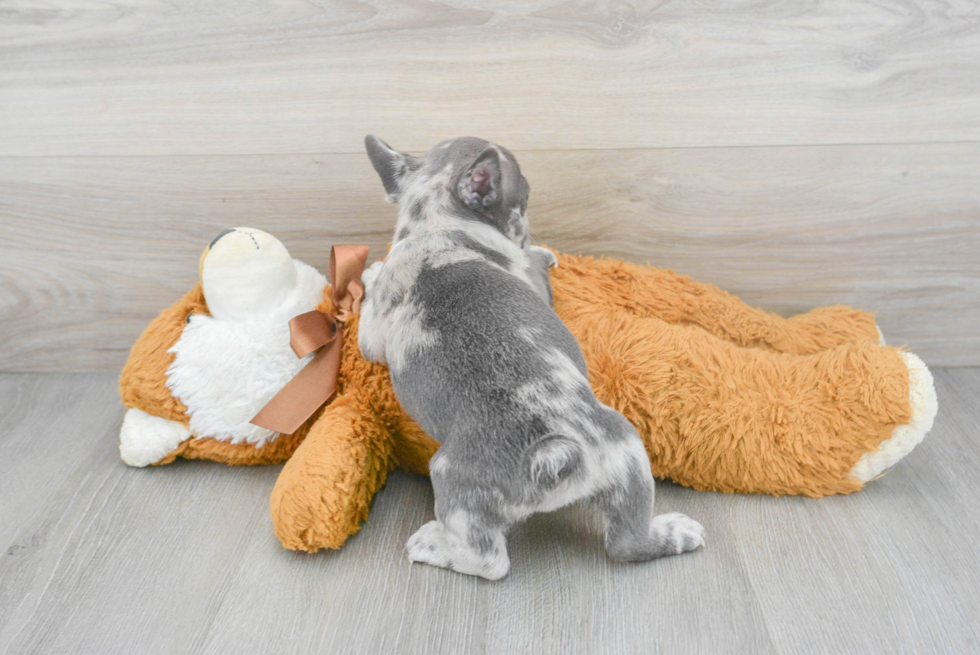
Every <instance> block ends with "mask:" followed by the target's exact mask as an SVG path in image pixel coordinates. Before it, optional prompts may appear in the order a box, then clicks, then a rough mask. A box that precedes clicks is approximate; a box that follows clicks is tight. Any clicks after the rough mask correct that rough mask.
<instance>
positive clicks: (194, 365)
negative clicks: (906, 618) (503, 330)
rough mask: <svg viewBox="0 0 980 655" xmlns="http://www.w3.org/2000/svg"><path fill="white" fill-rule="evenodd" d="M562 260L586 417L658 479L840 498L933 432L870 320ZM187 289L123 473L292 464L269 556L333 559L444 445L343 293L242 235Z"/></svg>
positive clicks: (614, 263)
mask: <svg viewBox="0 0 980 655" xmlns="http://www.w3.org/2000/svg"><path fill="white" fill-rule="evenodd" d="M362 252H363V253H364V256H365V257H366V252H367V249H366V248H364V249H363V251H362ZM555 254H556V261H557V265H556V266H555V267H553V268H552V269H551V278H552V279H551V283H552V293H553V301H554V307H555V310H556V312H557V313H558V315H559V316H560V317H561V318H562V320H563V321H564V322H565V323H566V325H567V326H568V327H569V329H570V330H571V332H572V333H573V334H574V335H575V337H576V338H577V339H578V341H579V343H580V345H581V347H582V350H583V353H584V355H585V359H586V363H587V365H588V370H589V379H590V382H591V384H592V386H593V388H594V390H595V393H596V395H597V396H598V398H599V399H600V400H601V401H602V402H603V403H605V404H607V405H609V406H610V407H613V408H614V409H616V410H617V411H619V412H621V413H622V414H624V415H625V416H626V417H627V418H628V419H629V420H630V421H631V422H632V423H633V424H634V425H635V426H636V427H637V429H638V431H639V433H640V435H641V436H642V438H643V440H644V444H645V446H646V449H647V452H648V454H649V456H650V463H651V470H652V472H653V474H654V476H655V477H657V478H668V479H671V480H673V481H675V482H677V483H679V484H682V485H686V486H689V487H693V488H694V489H698V490H711V491H720V492H728V493H736V492H737V493H768V494H774V495H783V494H802V495H807V496H811V497H821V496H824V495H828V494H836V493H850V492H853V491H856V490H858V489H861V488H862V487H863V485H864V484H866V483H867V482H869V481H871V480H873V479H875V478H876V477H878V476H880V475H882V474H883V473H884V472H885V471H887V470H888V469H889V468H890V467H892V466H893V465H894V464H895V463H897V462H898V461H899V460H900V459H902V458H903V457H904V456H906V455H907V454H908V453H909V452H910V451H911V450H912V449H913V448H914V447H915V446H916V445H917V444H918V443H919V442H920V441H921V440H922V439H923V438H924V437H925V435H926V433H927V432H928V431H929V430H930V429H931V427H932V423H933V419H934V418H935V415H936V412H937V411H938V403H937V399H936V394H935V390H934V387H933V381H932V376H931V374H930V372H929V370H928V368H927V367H926V366H925V364H924V363H923V362H922V360H920V359H919V358H918V357H916V356H915V355H914V354H912V353H911V352H908V351H906V350H900V349H896V348H892V347H890V346H887V345H885V344H884V341H883V339H882V337H881V333H880V331H879V330H878V328H877V326H876V324H875V320H874V317H873V316H872V315H871V314H868V313H866V312H862V311H858V310H854V309H851V308H849V307H843V306H834V307H823V308H818V309H814V310H812V311H810V312H808V313H805V314H801V315H797V316H793V317H791V318H783V317H780V316H777V315H774V314H770V313H767V312H765V311H762V310H759V309H756V308H753V307H750V306H748V305H746V304H744V303H742V302H741V301H740V300H738V299H737V298H736V297H734V296H732V295H730V294H728V293H725V292H724V291H722V290H720V289H718V288H716V287H714V286H712V285H709V284H703V283H700V282H697V281H695V280H693V279H691V278H689V277H685V276H683V275H678V274H676V273H674V272H673V271H669V270H663V269H659V268H653V267H650V266H641V265H637V264H633V263H629V262H625V261H618V260H613V259H605V258H594V257H589V256H581V255H579V256H575V255H569V254H560V253H555ZM360 265H361V268H363V262H361V264H360ZM198 272H199V282H198V284H197V285H195V286H194V288H193V289H191V290H190V291H189V292H188V293H187V294H186V295H185V296H184V297H183V298H181V299H180V300H178V301H177V302H176V303H174V304H173V305H172V306H170V307H169V308H167V309H165V310H164V311H163V312H162V313H161V314H160V315H159V316H157V318H156V319H154V320H153V321H152V322H151V323H150V325H149V326H148V327H147V328H146V330H145V331H144V332H143V334H142V335H141V336H140V337H139V339H138V340H137V341H136V343H135V344H134V345H133V347H132V350H131V352H130V355H129V359H128V361H127V362H126V365H125V367H124V368H123V371H122V374H121V376H120V386H119V388H120V395H121V398H122V401H123V404H124V405H125V407H126V408H127V409H126V413H125V416H124V419H123V423H122V427H121V430H120V436H119V441H120V445H119V448H120V455H121V457H122V459H123V461H124V462H125V463H127V464H129V465H132V466H148V465H162V464H168V463H170V462H173V461H174V460H175V459H176V458H178V457H180V458H186V459H206V460H214V461H219V462H225V463H227V464H233V465H239V464H275V463H280V462H285V465H284V467H283V469H282V471H281V473H280V475H279V477H278V479H277V481H276V484H275V487H274V489H273V492H272V497H271V503H270V505H271V512H272V522H273V527H274V529H275V532H276V534H277V536H278V537H279V539H280V541H281V542H282V544H283V545H284V546H285V547H286V548H290V549H294V550H304V551H309V552H313V551H316V550H319V549H322V548H339V547H340V546H341V545H342V544H343V543H344V541H345V540H346V539H347V538H348V537H349V536H350V535H352V534H354V533H355V532H356V531H357V530H358V529H359V527H360V525H361V524H362V522H363V521H364V520H366V519H367V516H368V510H369V507H370V503H371V499H372V498H373V496H374V494H375V493H377V491H378V490H379V489H380V488H381V487H382V486H383V485H384V482H385V479H386V476H387V475H388V473H390V472H391V471H393V470H396V469H400V470H404V471H409V472H412V473H417V474H421V475H426V474H427V473H428V461H429V459H430V457H431V456H432V455H433V454H434V453H435V451H436V450H437V449H438V447H439V444H438V443H436V442H435V441H434V440H433V439H431V438H430V437H429V436H428V435H426V434H425V433H424V432H423V431H422V430H421V428H420V427H419V426H418V425H417V424H416V423H415V422H414V421H413V420H412V419H411V417H409V416H408V415H407V414H406V413H405V412H404V410H403V409H402V408H401V406H400V405H399V403H398V401H397V399H396V398H395V395H394V392H393V390H392V387H391V381H390V378H389V376H388V372H387V369H386V368H385V367H384V366H382V365H378V364H374V363H370V362H368V361H366V360H365V359H364V358H363V357H361V355H360V352H359V350H358V346H357V322H358V317H357V314H356V303H355V305H354V308H353V309H354V311H350V309H351V305H350V303H349V302H347V303H346V305H345V304H344V302H342V300H341V297H340V296H344V298H346V299H347V300H349V297H348V296H349V294H347V292H346V286H347V283H346V281H345V282H344V287H345V289H344V293H343V294H338V293H337V292H338V290H340V286H338V285H333V286H332V285H331V284H329V283H328V282H327V279H326V278H325V277H324V276H323V275H322V274H321V273H320V272H319V271H317V270H316V269H314V268H313V267H311V266H308V265H307V264H305V263H303V262H301V261H299V260H296V259H293V258H292V257H291V256H290V255H289V252H288V251H287V249H286V248H285V246H284V245H283V244H282V243H281V242H280V241H279V240H278V239H276V238H275V237H273V236H272V235H269V234H267V233H265V232H262V231H261V230H256V229H252V228H235V229H232V230H226V231H224V232H222V233H221V234H219V235H218V236H217V237H216V238H215V239H214V241H212V242H211V243H210V244H209V245H208V247H206V248H205V250H204V252H203V254H202V256H201V259H200V262H199V269H198ZM344 294H347V295H344ZM342 305H343V306H342ZM314 311H315V312H318V313H320V314H322V315H323V316H325V317H328V318H329V317H336V316H338V315H342V316H343V323H342V325H341V328H342V337H343V338H342V340H339V341H338V342H337V348H336V349H335V356H336V358H337V361H336V362H335V364H336V366H335V371H334V375H335V379H334V380H332V381H331V386H330V389H331V390H332V393H331V394H330V396H329V399H328V400H326V402H324V403H323V404H322V405H319V404H314V406H313V407H312V414H310V415H309V417H308V418H305V420H301V419H302V418H303V417H300V419H298V421H299V422H297V423H296V424H297V425H299V427H298V428H296V429H295V430H293V431H292V432H291V433H290V432H289V430H287V429H283V430H281V431H276V430H275V429H273V428H270V427H268V426H267V427H263V426H262V425H261V421H255V422H253V421H254V419H255V418H256V416H257V414H260V413H261V412H262V411H263V408H264V407H266V406H267V404H268V405H269V406H271V405H272V403H273V402H274V401H275V400H276V399H277V398H280V397H281V396H282V394H283V393H285V390H284V387H287V385H290V386H295V383H293V382H291V381H293V380H298V379H299V377H298V376H299V374H301V372H302V371H303V370H304V368H305V367H307V366H308V365H309V364H310V363H311V361H312V360H314V359H315V358H316V357H317V354H316V353H314V352H300V351H297V350H296V349H295V344H293V345H291V332H290V322H291V319H295V318H296V317H298V316H300V315H304V314H306V313H309V312H314ZM331 320H332V319H331ZM328 324H330V325H335V324H336V322H335V321H334V322H328ZM310 370H312V369H310ZM320 377H322V376H320ZM287 400H288V399H287ZM316 402H317V403H319V401H316ZM257 423H259V424H257ZM290 429H291V428H290Z"/></svg>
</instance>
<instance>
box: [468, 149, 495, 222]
mask: <svg viewBox="0 0 980 655" xmlns="http://www.w3.org/2000/svg"><path fill="white" fill-rule="evenodd" d="M500 184H501V182H500V153H499V152H497V149H496V148H487V149H486V150H484V151H483V152H482V153H480V156H479V157H477V158H476V159H475V160H474V161H473V163H472V164H471V165H470V167H469V168H468V169H467V170H466V173H465V174H464V175H463V177H462V178H460V180H459V187H458V188H457V192H458V193H459V197H460V199H461V200H462V201H463V204H465V205H466V206H467V207H469V208H470V209H489V208H490V207H492V206H493V205H494V204H495V203H497V202H498V201H499V200H500V198H501V195H502V191H501V188H500Z"/></svg>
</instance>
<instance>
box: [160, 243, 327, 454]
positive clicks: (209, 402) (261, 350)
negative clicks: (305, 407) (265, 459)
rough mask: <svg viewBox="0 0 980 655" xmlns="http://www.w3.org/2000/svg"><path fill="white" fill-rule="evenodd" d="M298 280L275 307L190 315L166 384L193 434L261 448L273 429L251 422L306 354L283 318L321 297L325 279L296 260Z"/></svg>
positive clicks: (305, 360) (308, 307)
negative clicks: (228, 316) (236, 314)
mask: <svg viewBox="0 0 980 655" xmlns="http://www.w3.org/2000/svg"><path fill="white" fill-rule="evenodd" d="M293 261H294V263H295V266H296V273H297V276H296V277H297V285H296V288H295V289H293V290H292V291H291V292H290V293H289V294H288V295H287V296H286V298H285V299H284V300H283V302H282V304H280V305H279V307H277V308H276V309H274V310H272V311H270V312H268V313H264V314H261V315H257V316H253V317H251V318H250V319H248V320H244V321H221V320H217V319H214V318H212V317H210V316H204V315H195V316H192V317H191V320H190V322H189V323H188V324H187V326H186V327H185V328H184V331H183V334H182V335H181V337H180V339H179V340H178V341H177V343H176V344H175V345H174V347H173V348H171V349H170V352H172V353H174V355H175V359H174V363H173V364H172V365H171V367H170V368H169V369H168V370H167V386H168V387H169V388H170V391H171V393H173V395H174V397H175V398H177V399H178V400H180V401H181V402H182V403H184V405H185V406H186V407H187V413H188V415H189V416H190V417H191V421H190V429H191V432H193V434H194V435H196V436H198V437H211V438H213V439H219V440H221V441H230V442H231V443H241V442H243V441H244V442H248V443H250V444H254V445H255V446H262V445H264V444H265V443H266V442H268V441H271V440H273V439H275V438H276V437H277V436H278V433H277V432H272V431H271V430H267V429H265V428H260V427H259V426H257V425H252V424H251V423H249V421H250V420H251V419H252V417H254V416H255V415H256V414H257V413H258V411H259V410H260V409H261V408H262V407H264V406H265V404H266V403H267V402H269V400H270V399H271V398H272V397H273V396H274V395H275V394H276V393H277V392H278V391H279V390H280V389H282V387H283V386H285V384H286V383H287V382H289V380H291V379H292V378H293V376H295V375H296V374H297V373H298V372H299V371H300V369H302V368H303V367H304V366H306V364H307V363H308V362H309V360H310V359H312V355H309V356H307V357H305V358H303V359H299V358H298V357H296V355H295V353H293V350H292V348H291V347H290V345H289V320H290V319H291V318H293V317H294V316H297V315H299V314H302V313H304V312H308V311H310V310H312V309H313V308H314V307H316V305H317V304H318V303H319V302H320V301H321V300H322V299H323V288H324V286H325V285H326V283H327V280H326V278H325V277H324V276H323V275H321V274H320V273H319V272H318V271H317V270H316V269H314V268H313V267H311V266H308V265H307V264H304V263H303V262H301V261H299V260H293Z"/></svg>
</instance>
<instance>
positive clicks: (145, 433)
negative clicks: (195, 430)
mask: <svg viewBox="0 0 980 655" xmlns="http://www.w3.org/2000/svg"><path fill="white" fill-rule="evenodd" d="M191 436H192V435H191V431H190V430H188V429H187V427H186V426H184V424H183V423H178V422H177V421H171V420H169V419H165V418H161V417H159V416H153V415H151V414H147V413H146V412H144V411H142V410H139V409H136V408H131V409H128V410H126V415H125V417H123V423H122V428H121V429H120V430H119V456H120V457H121V458H122V461H124V462H126V463H127V464H129V465H130V466H149V465H150V464H156V463H157V462H159V461H160V460H161V459H163V458H164V457H166V456H167V454H168V453H170V452H171V451H172V450H173V449H174V448H176V447H177V446H179V445H180V444H181V442H183V441H184V440H185V439H187V438H189V437H191Z"/></svg>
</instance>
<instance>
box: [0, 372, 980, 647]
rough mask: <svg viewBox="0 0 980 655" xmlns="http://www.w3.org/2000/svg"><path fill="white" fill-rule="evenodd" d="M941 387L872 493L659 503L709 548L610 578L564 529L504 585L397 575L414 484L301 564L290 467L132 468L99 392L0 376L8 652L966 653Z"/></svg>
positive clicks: (963, 577)
mask: <svg viewBox="0 0 980 655" xmlns="http://www.w3.org/2000/svg"><path fill="white" fill-rule="evenodd" d="M936 374H937V375H936V381H937V387H938V388H937V391H938V392H939V397H940V399H941V402H942V403H943V410H942V411H941V412H940V414H939V417H938V418H937V421H936V425H935V428H934V429H933V431H932V433H931V434H930V435H929V436H928V437H927V438H926V440H925V441H924V442H923V443H922V444H921V445H920V446H918V447H917V448H916V450H914V451H913V452H912V453H911V454H910V455H909V456H908V457H907V458H906V459H905V460H903V461H902V462H900V463H899V465H898V466H897V467H896V468H894V469H893V470H892V471H891V472H890V473H888V474H887V475H886V476H885V477H884V478H882V479H880V480H878V481H876V482H873V483H871V484H870V485H869V486H868V487H867V488H866V489H865V490H863V491H860V492H857V493H855V494H852V495H850V496H835V497H830V498H824V499H820V500H814V499H807V498H792V497H785V498H773V497H770V496H736V495H722V494H713V493H701V492H696V491H693V490H690V489H685V488H683V487H679V486H676V485H672V484H668V483H662V484H659V485H658V499H657V503H658V506H659V510H660V511H681V512H686V513H688V514H690V515H691V516H693V517H695V518H697V519H699V520H700V521H701V522H702V523H704V525H705V526H706V529H707V543H706V545H705V547H704V548H703V549H701V550H699V551H697V552H695V553H693V554H688V555H684V556H681V557H673V558H667V559H664V560H660V561H657V562H652V563H648V564H636V565H628V564H620V563H616V562H612V561H610V560H608V559H607V558H606V556H605V553H604V550H603V547H602V522H601V518H600V517H599V516H598V515H597V514H596V513H595V512H594V511H593V510H592V509H590V508H586V507H570V508H566V509H564V510H561V511H559V512H556V513H554V514H546V515H539V516H536V517H534V518H532V519H531V520H529V521H528V522H526V523H525V524H523V525H521V526H518V527H517V528H515V529H514V530H513V532H512V533H511V535H510V540H509V544H510V554H511V559H512V562H513V566H512V568H511V572H510V574H509V575H508V577H506V578H505V579H504V580H502V581H500V582H496V583H488V582H486V581H483V580H478V579H474V578H470V577H466V576H461V575H458V574H456V573H452V572H449V571H445V570H441V569H435V568H432V567H426V566H423V565H411V564H409V562H408V560H407V558H406V557H405V553H404V543H405V541H406V540H407V539H408V537H409V536H410V535H411V533H412V532H413V531H414V530H415V529H417V528H418V527H419V526H421V525H422V524H423V523H424V522H425V521H427V520H430V519H431V518H432V515H433V512H432V491H431V487H430V485H429V483H428V481H427V480H426V479H424V478H419V477H414V476H409V475H406V474H396V475H394V476H393V477H392V478H391V480H390V481H389V483H388V485H387V486H386V487H385V488H384V489H383V490H382V491H381V492H380V493H379V494H378V497H377V498H376V500H375V502H374V505H373V507H372V509H371V517H370V519H369V520H368V522H367V524H366V525H365V527H364V529H363V530H362V531H361V532H360V533H359V534H358V535H356V536H355V537H353V538H352V539H351V540H350V541H349V542H348V543H347V544H346V545H345V546H344V547H343V548H342V549H341V550H339V551H333V552H323V553H317V554H314V555H309V554H304V553H294V552H290V551H286V550H284V549H283V548H282V547H281V546H280V545H279V543H278V542H277V541H276V539H275V536H274V535H273V533H272V525H271V520H270V518H269V510H268V506H269V493H270V491H271V489H272V486H273V484H274V482H275V479H276V476H277V475H278V473H279V469H280V467H278V466H269V467H254V468H247V467H242V468H230V467H225V466H222V465H218V464H210V463H204V462H178V463H176V464H173V465H170V466H165V467H160V468H156V469H132V468H129V467H127V466H125V465H124V464H123V463H122V462H120V461H119V456H118V450H117V447H116V438H117V435H118V430H119V424H120V419H121V412H120V411H119V408H118V406H117V404H116V388H115V377H114V375H113V374H112V373H90V374H56V375H39V374H17V375H0V499H2V503H0V652H6V653H12V654H13V653H16V654H17V655H24V654H33V653H44V654H46V653H86V654H87V653H100V654H111V653H120V654H126V655H129V654H131V653H140V654H146V655H154V654H156V653H243V654H244V653H263V654H265V653H331V654H336V655H344V654H347V653H357V654H363V655H367V654H373V653H406V654H409V653H417V654H419V655H437V654H441V653H447V654H449V653H467V654H473V655H482V654H484V653H488V654H501V655H505V654H511V653H563V654H578V653H581V654H583V655H586V654H587V655H595V654H608V655H628V654H632V653H636V654H643V655H649V654H650V653H692V654H694V653H706V654H714V653H718V654H720V653H752V654H759V653H779V654H795V653H801V654H802V653H855V654H856V653H861V654H862V655H874V654H878V653H880V654H883V655H894V654H896V653H903V654H904V653H949V654H956V655H965V654H967V653H976V652H978V651H980V631H978V628H977V622H976V617H977V616H980V590H978V587H977V580H978V577H980V570H978V569H980V565H978V558H977V542H978V537H980V503H977V500H976V499H977V483H976V481H977V469H978V467H980V448H978V445H980V444H978V440H977V435H978V433H980V411H978V409H977V403H976V398H977V397H978V395H980V369H975V368H973V369H969V368H964V369H946V370H938V371H936ZM52 408H57V411H56V412H52Z"/></svg>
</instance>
